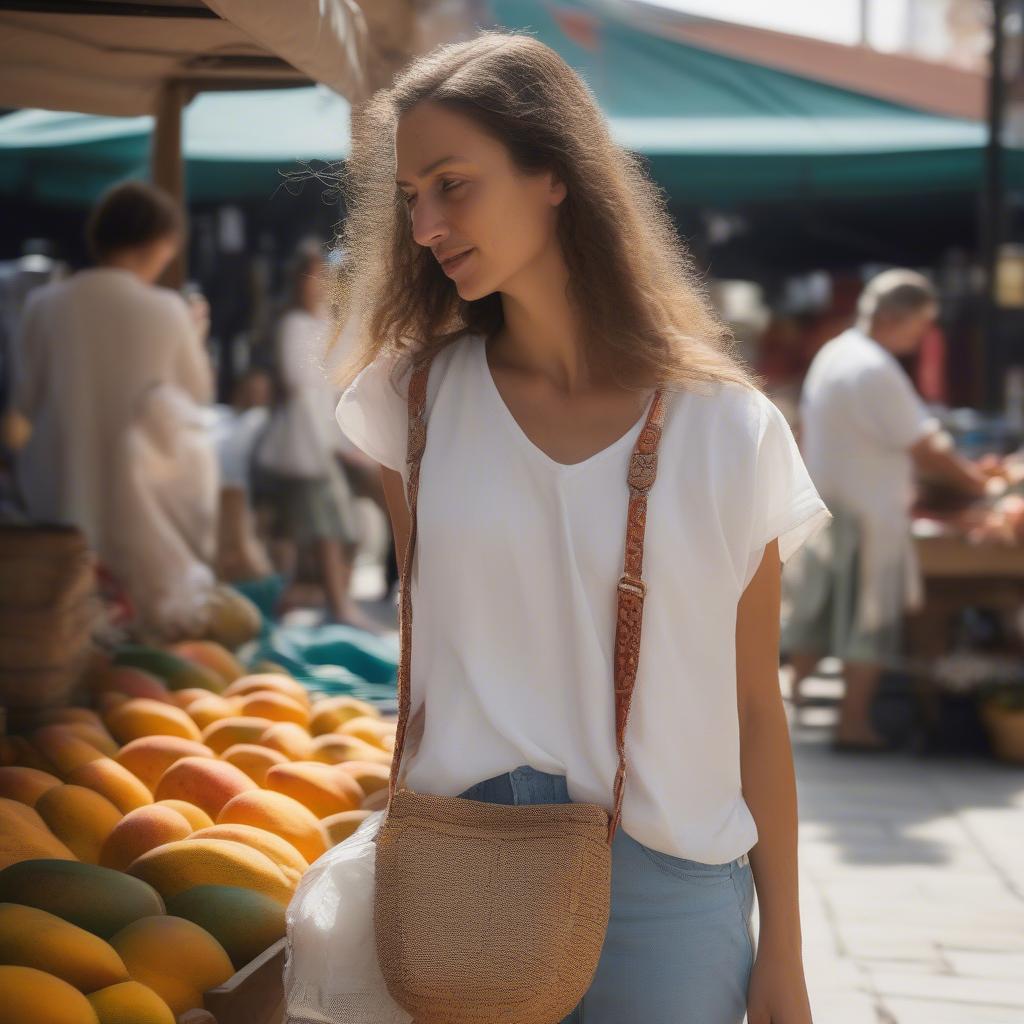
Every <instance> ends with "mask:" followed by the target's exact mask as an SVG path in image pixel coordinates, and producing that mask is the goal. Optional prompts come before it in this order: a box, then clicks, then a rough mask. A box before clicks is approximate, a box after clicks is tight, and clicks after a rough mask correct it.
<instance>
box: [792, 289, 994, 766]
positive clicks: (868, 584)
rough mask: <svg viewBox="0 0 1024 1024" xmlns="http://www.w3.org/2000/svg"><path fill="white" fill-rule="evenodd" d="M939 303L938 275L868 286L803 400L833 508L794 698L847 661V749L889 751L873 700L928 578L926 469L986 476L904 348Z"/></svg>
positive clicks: (799, 652)
mask: <svg viewBox="0 0 1024 1024" xmlns="http://www.w3.org/2000/svg"><path fill="white" fill-rule="evenodd" d="M936 312H937V299H936V295H935V292H934V290H933V288H932V286H931V284H930V283H929V282H928V280H927V278H925V277H923V276H922V275H921V274H917V273H915V272H913V271H910V270H899V269H896V270H889V271H886V272H884V273H882V274H880V275H878V276H877V277H875V278H874V279H873V280H871V281H870V282H869V283H868V284H867V286H866V287H865V288H864V291H863V293H862V294H861V297H860V300H859V304H858V319H857V325H856V326H855V327H852V328H850V329H849V330H847V331H845V332H843V333H842V334H840V335H839V336H838V337H836V338H833V339H832V340H831V341H829V342H827V343H826V344H825V345H824V346H822V348H821V349H820V350H819V351H818V353H817V354H816V355H815V357H814V359H813V361H812V362H811V365H810V368H809V369H808V372H807V376H806V378H805V380H804V384H803V389H802V392H801V398H800V431H801V444H802V450H803V455H804V458H805V460H806V464H807V468H808V470H809V471H810V474H811V479H812V480H813V481H814V483H815V486H816V487H817V489H818V491H819V493H820V494H821V495H822V497H823V498H824V499H825V501H826V502H828V505H829V509H830V510H831V512H832V513H833V522H832V523H831V524H830V529H829V530H826V531H822V533H820V534H819V535H818V536H817V537H816V538H815V541H814V542H813V543H812V544H810V545H808V546H807V547H806V548H805V549H804V551H803V552H801V558H800V559H799V560H798V561H797V562H796V563H795V564H794V565H793V567H792V569H793V577H792V578H791V579H789V580H787V592H789V593H792V595H793V604H792V609H791V613H790V615H789V616H788V618H787V621H786V623H785V626H784V628H783V631H782V639H781V644H782V649H783V651H784V657H785V658H786V660H787V661H788V663H789V668H790V671H791V673H792V687H793V692H792V696H793V702H794V704H797V705H799V704H801V703H802V702H803V695H802V693H801V690H800V684H801V683H802V681H803V680H804V679H805V678H806V677H807V676H808V675H809V674H811V673H812V672H813V671H814V670H815V668H816V667H817V664H818V662H819V661H820V660H821V658H822V657H824V656H825V655H827V654H831V655H834V656H836V657H839V658H841V659H843V663H844V664H843V674H844V680H845V693H844V697H843V701H842V704H841V707H840V713H839V721H838V724H837V726H836V731H835V734H834V738H833V748H834V749H837V750H842V749H853V750H868V749H884V748H885V746H886V744H885V741H884V739H883V738H882V737H881V736H880V735H878V733H877V732H876V731H875V729H874V727H873V725H872V724H871V721H870V715H869V709H870V706H871V700H872V697H873V695H874V693H875V691H876V689H877V686H878V680H879V676H880V673H881V671H882V669H883V668H884V667H885V665H886V664H892V663H894V662H895V661H896V660H897V659H898V658H899V656H900V652H901V642H902V629H901V626H902V621H903V616H904V614H905V613H906V612H907V611H912V610H914V609H916V608H919V607H920V604H921V597H922V584H921V579H920V572H919V569H918V566H917V560H916V553H915V549H914V544H913V538H912V537H911V533H910V519H909V512H910V508H911V505H912V502H913V497H914V469H915V467H920V468H922V469H924V470H927V471H928V472H930V473H931V474H932V475H936V476H939V477H942V478H944V479H946V480H948V481H949V482H950V483H951V484H952V485H953V486H954V487H958V488H960V489H961V490H963V491H965V492H966V493H968V494H971V495H975V496H980V495H982V494H984V493H985V490H986V477H985V475H984V474H983V473H982V472H981V471H980V470H979V469H978V468H977V467H976V466H974V465H973V464H972V463H971V462H969V461H967V460H965V459H963V458H961V457H960V456H958V455H957V454H956V453H955V451H953V450H952V449H951V442H950V438H949V435H948V434H946V432H945V431H943V430H941V425H940V423H939V421H938V420H937V419H936V418H935V417H933V416H932V415H931V414H930V412H929V411H928V409H927V407H926V406H925V405H924V403H923V402H922V400H921V399H920V397H919V396H918V395H917V393H916V392H915V390H914V387H913V384H912V383H911V381H910V378H909V377H908V376H907V374H906V372H905V371H904V370H903V368H902V366H901V365H900V363H899V362H898V357H902V356H907V355H910V354H911V353H913V352H915V351H916V349H917V347H918V345H919V344H920V342H921V339H922V338H923V337H924V335H925V333H926V332H927V331H928V329H929V328H930V327H931V326H932V324H933V322H934V320H935V317H936Z"/></svg>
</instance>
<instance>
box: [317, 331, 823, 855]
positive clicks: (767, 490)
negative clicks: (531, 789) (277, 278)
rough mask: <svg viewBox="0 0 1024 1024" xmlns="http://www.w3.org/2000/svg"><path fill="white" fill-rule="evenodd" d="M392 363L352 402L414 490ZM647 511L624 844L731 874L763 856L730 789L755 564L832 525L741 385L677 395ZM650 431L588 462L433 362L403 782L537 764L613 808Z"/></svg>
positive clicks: (352, 391) (575, 795)
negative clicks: (644, 450)
mask: <svg viewBox="0 0 1024 1024" xmlns="http://www.w3.org/2000/svg"><path fill="white" fill-rule="evenodd" d="M389 366H390V357H383V356H382V357H380V358H379V359H377V360H376V361H375V362H373V363H372V364H370V365H369V366H367V367H366V368H365V369H364V370H363V371H362V372H361V373H360V374H359V376H358V377H357V378H356V380H355V381H354V382H353V383H352V384H351V385H350V386H349V388H348V389H347V390H346V391H345V393H344V394H343V395H342V397H341V401H340V402H339V404H338V408H337V419H338V422H339V424H340V425H341V428H342V430H343V431H344V432H345V434H346V435H347V436H348V437H349V439H350V440H351V441H352V442H353V443H354V444H355V445H357V446H358V447H359V448H361V449H362V450H363V451H365V452H366V453H367V454H368V455H370V456H371V457H372V458H373V459H375V460H377V461H378V462H380V463H382V464H383V465H385V466H387V467H389V468H391V469H394V470H398V471H400V472H401V473H402V475H403V478H406V466H405V454H406V425H407V411H406V404H405V394H406V391H407V387H408V380H409V367H408V365H406V366H403V367H402V371H401V375H400V378H399V388H398V391H396V390H395V388H394V387H393V386H392V384H391V382H390V378H389ZM665 399H666V401H665V423H664V433H663V435H662V439H661V444H660V448H659V459H658V476H657V479H656V481H655V483H654V486H653V488H652V490H651V493H650V495H649V498H648V513H647V530H646V540H645V547H644V568H643V575H644V579H645V580H646V581H647V598H646V602H645V605H644V617H643V628H642V633H641V645H640V663H639V669H638V673H637V680H636V688H635V691H634V696H633V703H632V708H631V711H630V716H629V722H628V725H627V729H626V768H627V775H626V789H625V796H624V799H623V808H622V823H621V827H622V828H623V829H624V830H625V831H626V832H627V833H628V834H629V835H630V836H632V837H633V838H634V839H636V840H638V841H639V842H641V843H643V844H645V845H647V846H650V847H652V848H653V849H655V850H659V851H662V852H664V853H668V854H673V855H675V856H680V857H686V858H689V859H692V860H698V861H702V862H704V863H725V862H728V861H730V860H734V859H736V858H737V857H739V856H741V855H742V854H743V853H745V852H747V851H748V850H749V849H750V848H751V847H752V846H753V845H754V844H755V843H756V842H757V829H756V826H755V823H754V820H753V818H752V816H751V814H750V811H749V809H748V807H747V805H746V803H745V801H744V799H743V794H742V792H741V788H740V750H739V720H738V713H737V696H736V633H735V629H736V610H737V603H738V601H739V598H740V595H741V594H742V592H743V590H744V589H745V587H746V585H747V583H748V582H749V581H750V579H751V578H752V576H753V574H754V572H755V570H756V569H757V567H758V565H759V564H760V560H761V556H762V554H763V551H764V548H765V546H766V545H767V544H768V543H769V542H770V541H771V540H772V539H773V538H776V537H778V538H779V549H780V553H781V556H782V559H783V560H785V559H787V558H789V556H790V555H791V554H792V553H793V552H794V551H795V550H796V549H797V548H798V547H799V546H800V544H802V543H803V541H805V540H806V539H807V538H808V537H809V536H810V535H812V534H813V533H814V532H816V530H817V529H818V528H819V527H821V526H822V525H824V523H825V522H826V521H827V520H828V519H829V518H830V513H829V511H828V509H827V508H826V507H825V505H824V503H823V502H822V500H821V498H820V497H819V496H818V493H817V491H816V490H815V488H814V485H813V484H812V483H811V481H810V478H809V477H808V475H807V471H806V469H805V468H804V464H803V461H802V459H801V457H800V454H799V451H798V449H797V446H796V442H795V440H794V438H793V435H792V433H791V431H790V429H789V426H788V424H787V423H786V421H785V419H784V418H783V416H782V414H781V413H780V412H779V411H778V409H777V408H776V407H775V406H774V405H773V404H772V403H771V402H770V401H769V400H768V399H767V398H766V397H764V396H763V395H762V394H761V393H760V392H757V391H754V390H751V389H748V388H744V387H742V386H740V385H735V384H726V385H719V386H717V387H716V389H715V390H714V392H713V393H712V394H711V395H708V396H702V395H698V394H696V393H693V392H668V391H666V394H665ZM645 419H646V410H645V413H644V415H643V416H642V417H641V418H640V419H639V420H637V422H636V423H635V424H634V426H633V427H632V428H631V429H630V430H629V431H628V432H627V433H626V434H624V435H623V436H622V437H620V438H619V439H618V440H617V441H615V442H614V443H613V444H611V445H609V446H608V447H607V448H604V449H603V450H602V451H600V452H598V453H597V454H596V455H593V456H592V457H590V458H588V459H585V460H584V461H583V462H579V463H574V464H572V465H565V464H562V463H559V462H555V461H554V460H553V459H551V458H550V457H548V456H547V455H546V454H545V453H544V452H542V451H541V450H540V449H539V448H537V447H536V446H535V445H534V444H533V443H532V442H531V441H530V440H529V439H528V438H527V436H526V435H525V434H524V433H523V431H522V429H521V428H520V427H519V425H518V423H517V421H516V420H515V418H514V417H513V416H512V414H511V412H510V411H509V409H508V408H507V406H506V405H505V404H504V401H503V399H502V398H501V394H500V392H499V391H498V389H497V387H496V386H495V383H494V380H493V377H492V376H491V372H490V368H489V366H488V364H487V360H486V355H485V350H484V345H483V338H482V337H480V336H477V335H467V336H464V337H463V338H461V339H460V340H459V341H457V342H455V343H454V344H452V345H450V346H449V347H448V348H446V349H445V350H443V351H442V352H441V353H440V354H439V355H438V356H436V357H435V359H434V362H433V364H432V366H431V370H430V378H429V381H428V389H427V447H426V451H425V453H424V456H423V462H422V469H421V477H420V490H419V500H418V516H419V523H418V531H419V534H418V539H417V543H416V551H415V557H414V560H413V567H412V589H411V596H412V604H413V630H412V672H411V685H412V694H411V698H412V704H411V707H412V711H413V712H414V713H415V712H416V710H417V709H418V708H419V706H420V705H421V703H422V702H423V701H424V699H425V700H426V714H425V718H426V721H425V728H424V732H423V736H422V739H421V741H420V743H419V746H418V748H417V749H416V750H415V751H413V750H412V749H411V745H409V746H407V748H406V752H405V759H404V762H403V767H405V768H406V770H407V778H406V782H407V784H408V785H409V786H410V787H411V788H412V789H416V790H420V791H422V792H427V793H437V794H442V795H448V796H455V795H458V794H459V793H461V792H462V791H463V790H465V789H468V788H469V787H470V786H471V785H473V784H474V783H476V782H478V781H480V780H482V779H486V778H489V777H491V776H494V775H497V774H499V773H501V772H506V771H511V770H513V769H515V768H517V767H519V766H520V765H524V764H528V765H532V766H533V767H534V768H536V769H539V770H541V771H546V772H554V773H558V774H563V775H565V776H566V777H567V784H568V789H569V795H570V797H571V799H573V800H577V801H589V802H593V803H598V804H602V805H603V806H605V807H606V808H607V809H608V810H609V811H611V810H612V806H613V800H612V782H613V779H614V776H615V769H616V763H617V760H616V751H615V724H614V705H613V699H612V686H613V654H612V651H613V641H614V633H615V620H616V583H617V581H618V579H619V577H620V575H621V574H622V564H623V553H624V544H625V536H626V507H627V501H628V496H629V489H628V486H627V484H626V475H627V470H628V465H629V459H630V455H631V453H632V450H633V446H634V444H635V443H636V440H637V437H638V436H639V433H640V430H641V428H642V426H643V422H644V420H645Z"/></svg>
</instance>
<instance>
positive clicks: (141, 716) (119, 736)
mask: <svg viewBox="0 0 1024 1024" xmlns="http://www.w3.org/2000/svg"><path fill="white" fill-rule="evenodd" d="M105 721H106V725H107V728H108V729H109V730H110V732H111V734H112V735H113V736H114V738H115V739H116V740H118V741H119V742H121V743H130V742H131V741H132V740H137V739H138V738H139V737H140V736H180V737H182V739H186V740H197V741H198V740H199V738H200V734H199V726H197V725H196V723H195V722H193V721H192V719H191V718H189V717H188V715H187V714H186V713H185V712H184V711H182V709H181V708H179V707H175V705H173V704H167V703H164V702H163V701H159V700H150V699H149V698H146V697H134V698H132V699H131V700H127V701H125V702H124V703H123V704H120V705H118V706H117V707H116V708H114V709H113V711H110V712H109V713H108V714H107V716H106V719H105Z"/></svg>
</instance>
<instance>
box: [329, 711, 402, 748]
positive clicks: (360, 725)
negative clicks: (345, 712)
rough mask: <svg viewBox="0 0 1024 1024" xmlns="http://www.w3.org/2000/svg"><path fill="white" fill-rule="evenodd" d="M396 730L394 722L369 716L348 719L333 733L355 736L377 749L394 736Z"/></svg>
mask: <svg viewBox="0 0 1024 1024" xmlns="http://www.w3.org/2000/svg"><path fill="white" fill-rule="evenodd" d="M397 728H398V726H397V723H395V722H385V721H384V720H383V719H382V718H380V717H371V716H370V715H359V716H358V717H356V718H350V719H349V720H348V721H347V722H342V723H341V725H339V726H338V728H337V729H335V732H337V733H340V734H341V735H342V736H355V737H357V738H358V739H361V740H365V741H366V742H367V743H369V744H370V746H373V747H379V746H380V745H381V743H382V741H384V740H385V739H387V738H388V737H391V736H394V735H395V730H396V729H397Z"/></svg>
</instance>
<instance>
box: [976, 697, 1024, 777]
mask: <svg viewBox="0 0 1024 1024" xmlns="http://www.w3.org/2000/svg"><path fill="white" fill-rule="evenodd" d="M981 717H982V720H983V721H984V723H985V726H986V728H987V729H988V735H989V739H990V740H991V741H992V749H993V750H994V751H995V755H996V757H998V758H999V759H1000V760H1001V761H1010V762H1012V763H1014V764H1024V709H1020V708H1018V709H1013V708H1003V707H1000V706H999V705H998V704H993V703H992V702H990V701H987V702H985V703H984V704H982V706H981Z"/></svg>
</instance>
